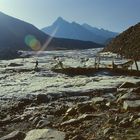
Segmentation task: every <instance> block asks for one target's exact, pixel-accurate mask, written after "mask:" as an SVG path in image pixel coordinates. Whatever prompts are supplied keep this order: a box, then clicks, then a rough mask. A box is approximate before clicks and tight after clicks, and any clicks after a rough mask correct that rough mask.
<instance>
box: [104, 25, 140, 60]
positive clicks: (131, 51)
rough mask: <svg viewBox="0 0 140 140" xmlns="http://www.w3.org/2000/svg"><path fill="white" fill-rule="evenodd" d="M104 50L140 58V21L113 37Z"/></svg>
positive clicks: (127, 56)
mask: <svg viewBox="0 0 140 140" xmlns="http://www.w3.org/2000/svg"><path fill="white" fill-rule="evenodd" d="M103 51H111V52H115V53H118V54H121V55H122V56H125V57H126V58H132V59H136V60H140V23H138V24H136V25H134V26H132V27H130V28H129V29H127V30H126V31H124V32H123V33H121V34H120V35H119V36H117V37H116V38H115V39H113V40H112V41H111V42H110V43H109V44H108V45H107V47H105V48H104V50H103Z"/></svg>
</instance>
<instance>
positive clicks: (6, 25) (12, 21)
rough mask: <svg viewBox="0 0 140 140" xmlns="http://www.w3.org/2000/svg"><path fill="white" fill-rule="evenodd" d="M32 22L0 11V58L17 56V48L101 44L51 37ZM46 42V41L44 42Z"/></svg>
mask: <svg viewBox="0 0 140 140" xmlns="http://www.w3.org/2000/svg"><path fill="white" fill-rule="evenodd" d="M50 38H51V37H50V36H49V35H46V34H45V33H43V32H42V31H40V30H39V29H37V28H36V27H35V26H33V25H32V24H29V23H26V22H24V21H21V20H19V19H16V18H13V17H10V16H8V15H6V14H4V13H1V12H0V54H1V55H0V58H1V59H3V58H4V59H9V58H15V57H17V56H18V54H17V51H18V50H26V51H29V50H34V51H38V50H42V46H43V45H44V44H47V45H46V47H44V49H43V50H59V49H88V48H98V47H104V46H103V45H100V44H97V43H93V42H84V41H78V40H70V39H57V38H51V39H52V40H51V39H50ZM46 42H47V43H46Z"/></svg>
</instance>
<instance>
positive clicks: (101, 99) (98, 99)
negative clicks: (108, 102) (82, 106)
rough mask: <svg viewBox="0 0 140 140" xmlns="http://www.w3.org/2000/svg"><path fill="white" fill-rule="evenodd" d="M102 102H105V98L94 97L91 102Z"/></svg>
mask: <svg viewBox="0 0 140 140" xmlns="http://www.w3.org/2000/svg"><path fill="white" fill-rule="evenodd" d="M103 102H105V98H103V97H94V98H93V99H92V103H93V104H100V103H103Z"/></svg>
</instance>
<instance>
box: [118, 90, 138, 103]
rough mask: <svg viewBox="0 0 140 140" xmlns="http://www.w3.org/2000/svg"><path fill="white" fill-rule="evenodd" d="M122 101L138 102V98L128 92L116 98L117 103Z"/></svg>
mask: <svg viewBox="0 0 140 140" xmlns="http://www.w3.org/2000/svg"><path fill="white" fill-rule="evenodd" d="M124 100H140V96H139V95H137V94H135V93H133V92H129V93H126V94H124V95H123V96H121V97H120V98H118V100H117V101H118V102H122V101H124Z"/></svg>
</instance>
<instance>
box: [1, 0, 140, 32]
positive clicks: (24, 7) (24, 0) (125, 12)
mask: <svg viewBox="0 0 140 140" xmlns="http://www.w3.org/2000/svg"><path fill="white" fill-rule="evenodd" d="M0 11H1V12H4V13H6V14H9V15H11V16H14V17H17V18H19V19H22V20H24V21H27V22H29V23H32V24H34V25H35V26H37V27H38V28H43V27H45V26H48V25H50V24H52V23H53V22H54V21H55V20H56V18H57V17H59V16H61V17H63V18H64V19H66V20H68V21H70V22H71V21H76V22H79V23H80V24H82V23H88V24H90V25H92V26H96V27H99V28H101V27H102V28H104V29H108V30H112V31H117V32H121V31H123V30H125V29H126V28H128V27H129V26H131V25H134V24H136V23H138V22H140V0H0Z"/></svg>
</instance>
